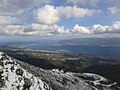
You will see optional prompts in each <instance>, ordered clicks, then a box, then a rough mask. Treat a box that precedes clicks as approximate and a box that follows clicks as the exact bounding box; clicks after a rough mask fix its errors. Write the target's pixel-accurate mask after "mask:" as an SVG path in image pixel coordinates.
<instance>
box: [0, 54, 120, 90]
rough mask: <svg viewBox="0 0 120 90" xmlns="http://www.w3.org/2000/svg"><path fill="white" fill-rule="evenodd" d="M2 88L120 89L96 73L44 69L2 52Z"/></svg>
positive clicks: (0, 61)
mask: <svg viewBox="0 0 120 90" xmlns="http://www.w3.org/2000/svg"><path fill="white" fill-rule="evenodd" d="M0 90H120V88H119V87H118V86H117V83H113V82H110V81H109V80H107V79H106V78H103V77H101V76H99V75H96V74H91V73H71V72H66V73H65V72H63V71H59V70H57V69H54V70H43V69H41V68H38V67H34V66H32V65H29V64H27V63H24V62H21V61H19V60H16V59H13V58H11V57H9V56H7V55H6V54H4V53H3V52H0Z"/></svg>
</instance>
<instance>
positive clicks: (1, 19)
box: [0, 16, 18, 25]
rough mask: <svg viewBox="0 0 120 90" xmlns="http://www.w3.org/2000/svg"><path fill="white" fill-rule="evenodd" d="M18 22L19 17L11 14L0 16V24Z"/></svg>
mask: <svg viewBox="0 0 120 90" xmlns="http://www.w3.org/2000/svg"><path fill="white" fill-rule="evenodd" d="M17 22H18V19H17V18H14V17H10V16H0V25H10V24H16V23H17Z"/></svg>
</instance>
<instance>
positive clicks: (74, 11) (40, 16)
mask: <svg viewBox="0 0 120 90" xmlns="http://www.w3.org/2000/svg"><path fill="white" fill-rule="evenodd" d="M95 13H96V10H93V9H85V8H79V7H77V6H58V7H54V6H52V5H45V6H44V7H41V8H39V9H38V10H37V11H36V12H34V14H35V17H36V20H37V21H38V22H39V23H43V24H54V23H57V22H58V21H60V20H61V19H69V18H77V19H78V18H84V17H86V16H91V15H93V14H95Z"/></svg>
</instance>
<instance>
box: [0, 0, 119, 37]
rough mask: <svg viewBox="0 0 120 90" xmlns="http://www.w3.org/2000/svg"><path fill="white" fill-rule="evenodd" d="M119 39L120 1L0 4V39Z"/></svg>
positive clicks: (13, 0) (6, 0)
mask: <svg viewBox="0 0 120 90" xmlns="http://www.w3.org/2000/svg"><path fill="white" fill-rule="evenodd" d="M28 36H30V37H56V36H57V37H120V0H0V37H1V39H4V37H6V38H8V37H22V38H23V37H28Z"/></svg>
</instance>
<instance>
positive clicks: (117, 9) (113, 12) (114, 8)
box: [108, 7, 120, 14]
mask: <svg viewBox="0 0 120 90" xmlns="http://www.w3.org/2000/svg"><path fill="white" fill-rule="evenodd" d="M108 11H109V12H110V13H111V14H116V13H118V12H119V11H120V9H119V8H117V7H109V8H108Z"/></svg>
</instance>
